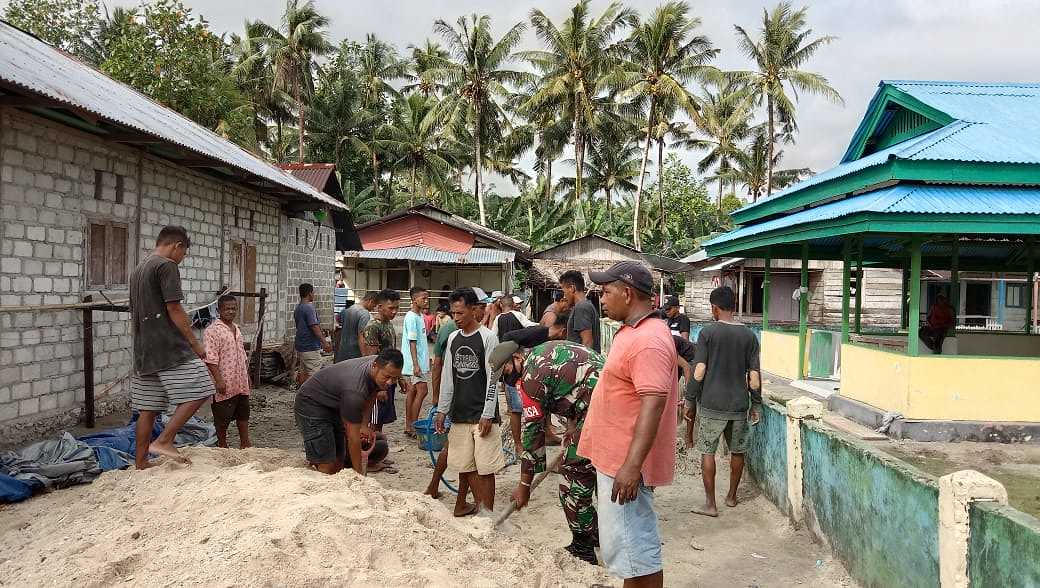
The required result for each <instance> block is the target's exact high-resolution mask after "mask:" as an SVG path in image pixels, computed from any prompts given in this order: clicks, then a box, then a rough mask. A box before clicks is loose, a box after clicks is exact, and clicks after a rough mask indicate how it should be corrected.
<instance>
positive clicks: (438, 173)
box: [380, 93, 452, 205]
mask: <svg viewBox="0 0 1040 588" xmlns="http://www.w3.org/2000/svg"><path fill="white" fill-rule="evenodd" d="M435 105H436V98H430V97H426V96H423V95H422V94H418V93H416V94H412V95H411V96H408V97H407V98H401V99H399V100H398V101H397V103H396V104H395V108H394V118H393V121H392V122H391V124H389V125H386V126H384V127H383V129H382V130H381V132H380V135H381V137H382V141H381V143H382V146H383V148H384V149H385V150H386V151H387V152H388V153H391V154H393V159H392V161H391V163H390V165H391V166H392V167H393V168H395V169H398V170H400V171H406V172H407V173H408V178H409V185H410V186H411V191H410V194H411V204H412V205H415V197H416V194H419V193H420V190H419V182H420V181H422V183H423V187H424V191H425V189H426V188H429V187H430V185H431V184H432V185H433V186H435V187H438V188H443V186H444V183H445V181H446V178H447V174H448V171H449V169H450V168H451V167H452V157H451V155H450V154H449V153H448V149H447V148H446V147H445V139H444V138H443V137H441V135H440V132H441V124H440V123H441V121H440V120H439V119H438V118H437V117H436V116H434V113H433V109H434V106H435Z"/></svg>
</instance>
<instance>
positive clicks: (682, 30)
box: [608, 2, 719, 248]
mask: <svg viewBox="0 0 1040 588" xmlns="http://www.w3.org/2000/svg"><path fill="white" fill-rule="evenodd" d="M689 12H690V8H689V6H688V5H687V4H686V3H685V2H669V3H667V4H664V5H662V6H659V7H657V8H656V9H654V11H653V13H651V15H650V18H649V19H648V20H646V21H645V22H643V23H641V24H638V25H637V26H636V27H635V29H634V30H633V31H632V34H631V35H630V37H629V39H628V41H627V43H626V46H627V48H628V52H627V53H628V54H627V56H626V58H625V59H624V60H623V61H622V62H621V64H620V67H618V68H617V69H616V70H615V71H613V72H612V73H611V75H610V76H609V78H608V82H609V84H610V85H611V86H612V87H614V88H617V89H622V90H623V92H624V94H623V96H632V97H634V98H635V99H636V100H637V102H638V103H640V104H641V105H642V104H645V105H646V106H647V111H646V112H647V116H646V121H647V122H646V125H645V129H644V130H645V132H646V135H645V136H646V144H645V145H644V147H643V161H642V168H641V169H642V171H641V173H640V176H639V186H638V187H637V188H636V196H635V204H634V210H633V213H634V217H633V221H632V238H633V240H634V242H635V244H636V248H639V234H640V231H639V208H640V206H639V202H640V200H641V198H642V195H643V184H644V180H645V175H646V163H647V160H648V159H649V157H650V142H651V139H652V137H651V133H652V131H653V129H654V127H655V124H656V123H657V122H658V121H660V120H665V119H668V118H670V117H662V116H661V112H662V111H674V110H675V109H682V110H684V111H686V112H688V113H691V116H693V115H694V114H695V113H696V102H695V100H694V99H693V96H692V95H691V94H690V92H689V91H688V90H687V89H686V85H687V84H688V83H689V82H691V81H694V80H698V79H702V78H705V77H708V76H710V75H713V74H714V73H715V70H714V68H712V67H710V66H708V65H707V63H708V62H709V61H711V60H712V59H713V58H714V57H715V56H716V55H718V53H719V50H718V49H715V48H714V47H713V46H712V43H711V41H710V40H709V39H708V38H707V37H705V36H703V35H695V34H694V31H695V30H696V29H697V28H698V27H700V25H701V19H700V18H697V17H694V16H691V15H690V14H689Z"/></svg>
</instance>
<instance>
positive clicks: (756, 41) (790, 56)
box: [734, 2, 844, 196]
mask: <svg viewBox="0 0 1040 588" xmlns="http://www.w3.org/2000/svg"><path fill="white" fill-rule="evenodd" d="M806 14H807V9H806V8H801V9H799V10H794V9H793V8H792V7H791V4H790V3H789V2H781V3H780V4H777V5H776V7H774V8H773V10H772V11H768V10H766V9H762V28H761V29H759V31H758V36H757V37H756V38H752V36H751V35H750V34H748V32H747V31H745V30H744V29H743V28H742V27H740V26H735V28H736V31H737V42H738V44H739V45H740V48H741V50H742V51H743V52H744V53H745V54H747V56H748V57H750V58H751V59H752V60H753V61H754V62H755V66H756V67H757V69H756V70H754V71H741V72H735V73H734V78H735V79H737V80H739V81H740V82H742V83H745V84H747V85H748V86H749V87H751V88H752V89H753V91H754V92H755V95H756V96H757V98H758V100H759V103H761V102H762V101H765V104H766V116H767V124H768V127H767V129H768V134H767V141H766V143H767V155H766V164H767V166H768V170H767V174H766V190H765V192H766V195H767V196H768V195H769V194H772V193H773V164H774V159H775V158H774V152H775V150H776V122H777V120H780V121H781V122H786V123H787V124H788V125H790V126H791V127H793V126H794V124H795V123H794V121H795V107H794V103H793V102H792V101H791V98H790V97H789V96H788V94H787V91H788V89H790V91H791V93H792V94H793V95H794V97H795V98H796V99H797V97H798V94H799V93H802V94H816V95H819V96H823V97H824V98H827V99H829V100H831V101H833V102H836V103H839V104H844V101H843V100H842V98H841V95H839V94H838V91H837V90H835V89H834V88H832V87H831V86H830V84H829V83H828V82H827V78H826V77H824V76H822V75H820V74H818V73H813V72H808V71H805V70H802V69H800V68H801V67H802V66H804V65H805V64H806V62H808V61H809V59H810V58H811V57H812V56H813V55H815V54H816V52H817V51H819V50H820V48H822V47H823V46H824V45H827V44H829V43H830V42H831V41H834V40H835V39H836V37H832V36H823V37H817V38H815V39H811V38H810V37H811V36H812V34H813V30H812V29H810V28H808V23H807V18H806Z"/></svg>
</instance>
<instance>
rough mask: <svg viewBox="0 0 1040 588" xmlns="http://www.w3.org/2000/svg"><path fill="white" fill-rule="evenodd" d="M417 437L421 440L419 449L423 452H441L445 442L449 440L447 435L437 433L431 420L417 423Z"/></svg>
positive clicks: (422, 420)
mask: <svg viewBox="0 0 1040 588" xmlns="http://www.w3.org/2000/svg"><path fill="white" fill-rule="evenodd" d="M415 436H416V437H417V438H418V439H419V449H421V450H423V451H430V450H433V451H440V450H441V449H444V442H445V441H446V440H447V439H448V434H447V433H437V432H435V431H434V430H433V421H432V420H430V419H421V420H418V421H415Z"/></svg>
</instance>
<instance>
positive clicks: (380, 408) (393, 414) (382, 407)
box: [371, 384, 397, 425]
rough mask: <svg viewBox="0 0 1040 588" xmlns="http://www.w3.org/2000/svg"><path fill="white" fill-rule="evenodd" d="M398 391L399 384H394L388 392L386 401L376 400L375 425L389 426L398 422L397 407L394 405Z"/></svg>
mask: <svg viewBox="0 0 1040 588" xmlns="http://www.w3.org/2000/svg"><path fill="white" fill-rule="evenodd" d="M396 391H397V384H392V385H391V386H390V387H389V388H388V389H387V391H386V400H385V401H383V400H376V404H375V406H373V407H372V421H371V423H372V424H373V425H389V424H390V423H392V422H394V421H396V420H397V406H396V405H395V404H394V395H395V394H394V393H395V392H396Z"/></svg>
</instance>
